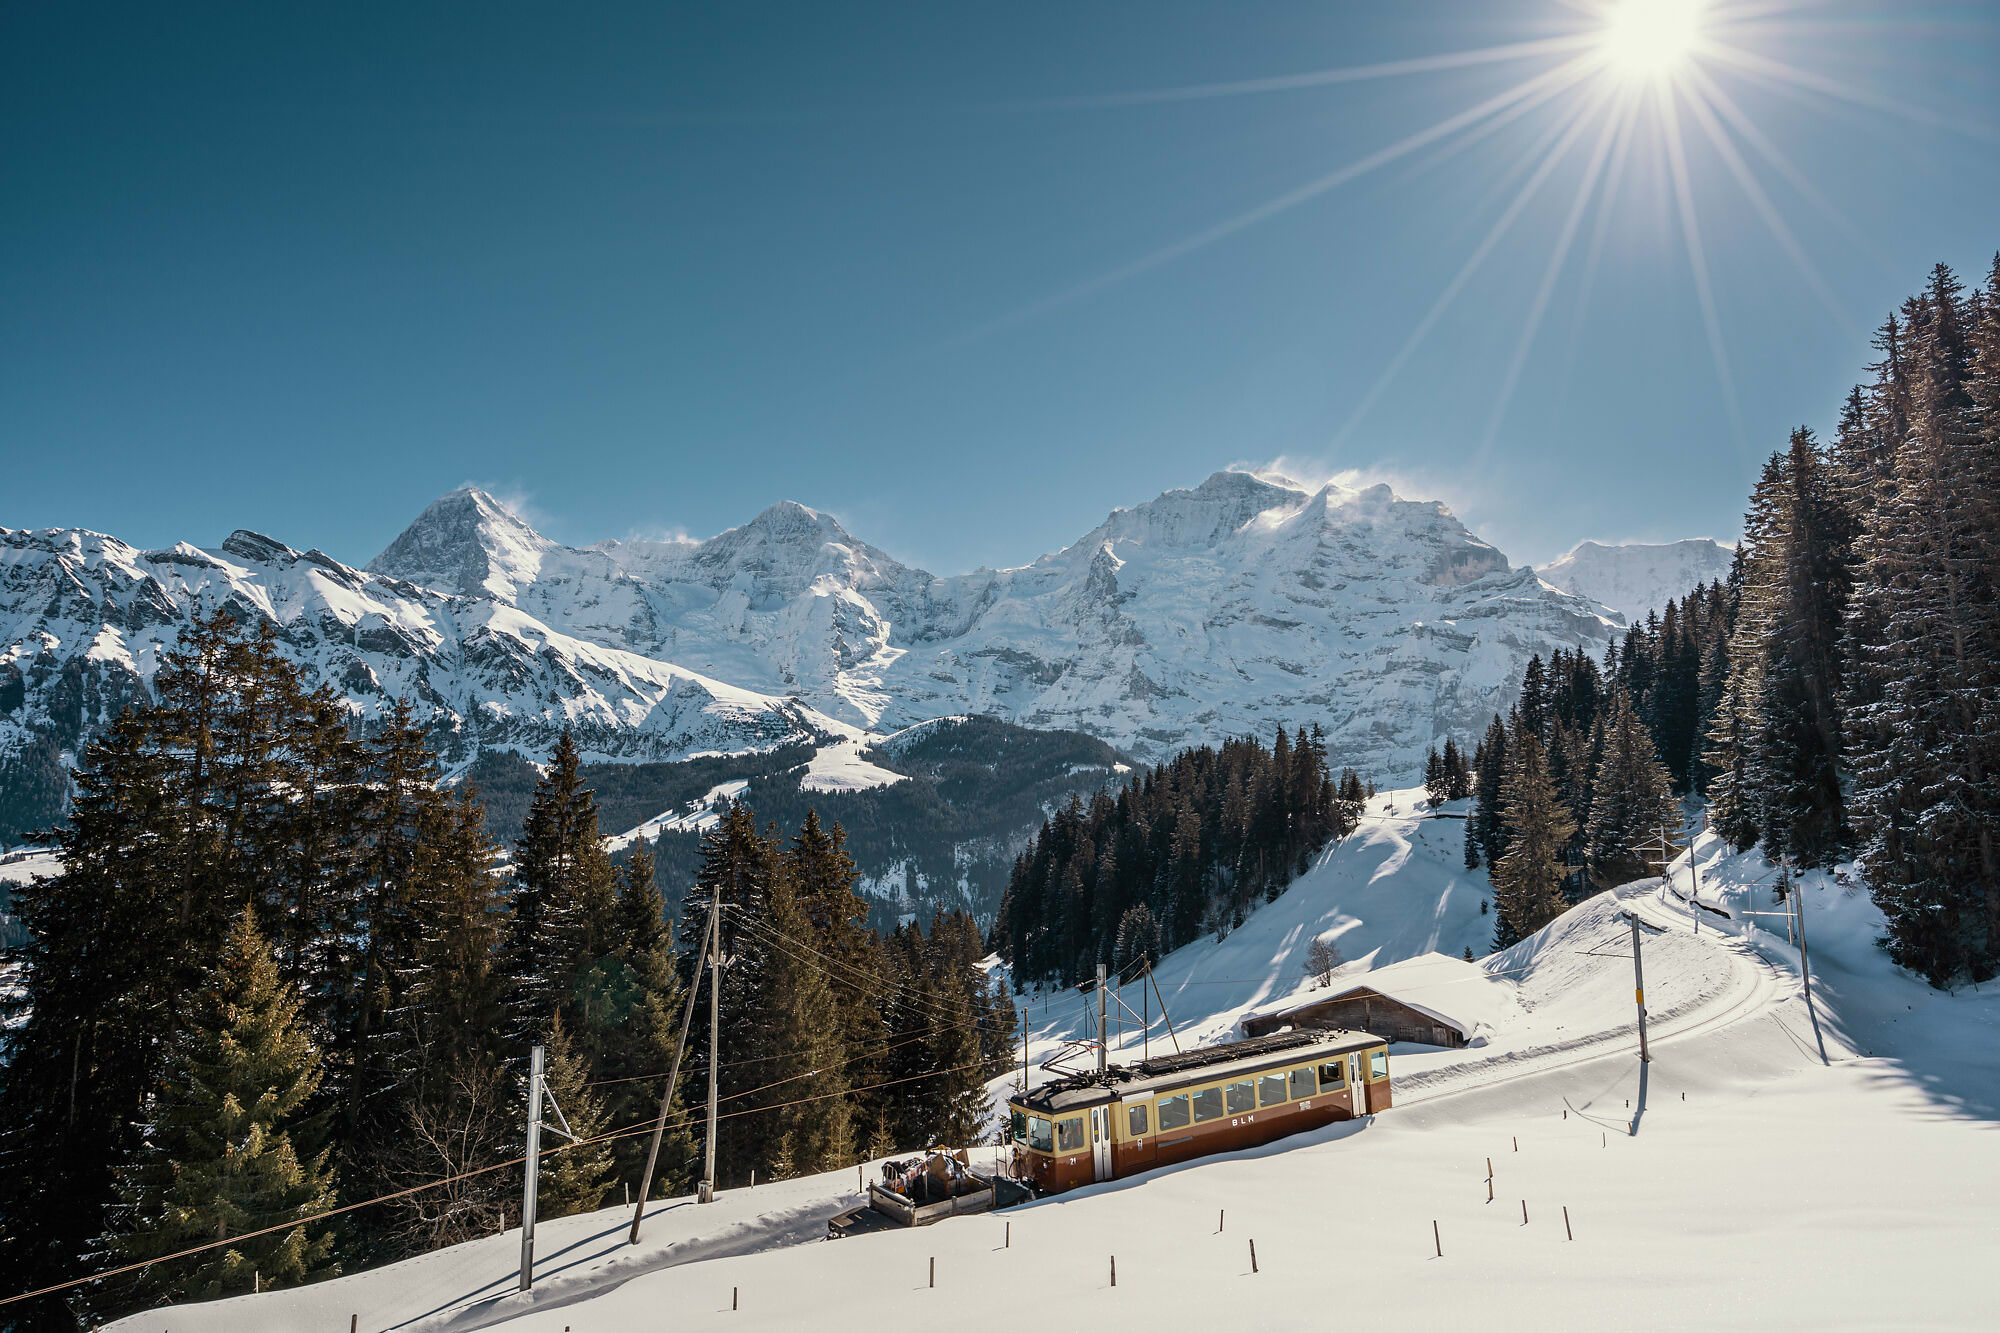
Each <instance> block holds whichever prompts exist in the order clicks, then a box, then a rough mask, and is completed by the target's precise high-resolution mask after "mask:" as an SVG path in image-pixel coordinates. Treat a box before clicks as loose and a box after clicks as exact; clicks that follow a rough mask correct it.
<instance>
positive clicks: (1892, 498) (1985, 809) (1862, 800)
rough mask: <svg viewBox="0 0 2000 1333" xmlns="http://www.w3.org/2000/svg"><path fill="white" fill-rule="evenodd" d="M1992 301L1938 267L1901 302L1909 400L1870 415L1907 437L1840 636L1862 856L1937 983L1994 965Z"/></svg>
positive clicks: (1999, 922)
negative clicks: (1901, 425) (1922, 288)
mask: <svg viewBox="0 0 2000 1333" xmlns="http://www.w3.org/2000/svg"><path fill="white" fill-rule="evenodd" d="M1991 291H1992V292H1994V293H2000V263H1996V273H1995V276H1994V278H1993V280H1992V285H1991ZM1989 304H1990V303H1989V301H1987V300H1981V301H1980V302H1978V303H1977V304H1976V305H1974V303H1972V302H1969V301H1967V300H1966V299H1965V298H1964V297H1963V295H1962V293H1961V292H1960V291H1959V289H1958V287H1957V283H1956V280H1955V279H1953V278H1952V277H1951V275H1950V273H1949V270H1945V269H1942V268H1940V269H1939V270H1938V271H1937V272H1935V273H1934V274H1933V277H1932V282H1931V289H1930V291H1929V292H1927V293H1926V295H1925V297H1923V298H1920V299H1919V300H1918V301H1917V302H1915V303H1914V306H1913V307H1906V313H1908V314H1910V315H1911V316H1912V317H1911V318H1910V319H1908V320H1906V321H1905V323H1906V327H1907V329H1908V332H1909V335H1910V336H1909V338H1908V340H1907V342H1906V344H1905V345H1904V346H1903V347H1901V348H1900V349H1899V350H1900V351H1901V352H1902V353H1903V355H1902V357H1901V362H1902V364H1901V372H1902V373H1901V378H1900V383H1901V387H1902V388H1903V390H1904V393H1905V395H1906V399H1907V402H1906V404H1904V403H1897V402H1892V401H1884V402H1883V404H1882V407H1881V409H1880V410H1881V412H1882V414H1883V416H1884V417H1885V418H1894V417H1895V416H1896V415H1897V414H1898V413H1901V414H1902V415H1903V417H1904V419H1905V420H1906V421H1907V433H1906V434H1905V435H1904V436H1902V437H1901V438H1900V441H1899V447H1898V448H1896V450H1895V452H1894V454H1893V457H1892V460H1891V463H1890V473H1889V476H1888V477H1887V479H1886V480H1885V481H1884V482H1883V483H1882V484H1881V486H1880V487H1879V488H1878V499H1877V503H1876V505H1875V507H1874V508H1873V509H1872V511H1871V512H1870V513H1869V515H1868V516H1867V520H1866V526H1865V530H1864V532H1863V535H1862V538H1861V542H1860V555H1861V562H1860V563H1861V571H1860V573H1861V577H1860V586H1859V587H1858V588H1857V589H1856V592H1855V596H1854V602H1855V608H1856V609H1855V612H1854V613H1853V614H1852V615H1851V616H1850V622H1849V626H1848V637H1847V648H1848V657H1849V671H1848V679H1847V682H1846V684H1847V700H1846V702H1847V705H1848V707H1847V715H1848V720H1849V728H1848V740H1849V751H1848V753H1849V754H1850V755H1851V756H1852V759H1853V762H1854V769H1855V772H1854V799H1855V807H1856V811H1857V815H1858V820H1859V823H1860V825H1861V829H1862V832H1863V836H1864V838H1865V840H1866V841H1865V845H1864V847H1863V856H1862V862H1863V864H1864V866H1865V867H1866V872H1867V876H1868V882H1869V887H1870V889H1871V891H1872V892H1873V894H1874V897H1875V900H1876V902H1877V903H1878V904H1880V906H1881V907H1882V910H1883V913H1884V915H1885V916H1886V917H1887V918H1888V921H1889V941H1890V946H1891V949H1892V951H1893V952H1894V954H1895V956H1896V957H1897V959H1898V961H1900V962H1902V963H1904V964H1905V965H1906V966H1909V967H1912V968H1915V969H1917V970H1919V971H1921V972H1922V973H1923V974H1924V975H1925V976H1926V977H1928V978H1930V979H1931V981H1932V982H1933V984H1939V985H1942V984H1945V983H1946V982H1948V981H1950V980H1952V979H1953V978H1955V977H1960V976H1970V977H1972V978H1975V979H1981V978H1985V977H1990V976H1993V975H1994V974H1995V973H1996V971H2000V728H1996V727H1995V726H1994V724H1993V716H1994V711H1995V704H1994V702H1993V701H1994V700H1995V699H1996V698H2000V587H1996V581H2000V576H1996V574H1995V569H1996V566H2000V559H1996V557H2000V513H1996V507H2000V501H1996V498H1995V497H1996V496H2000V437H1997V436H1996V431H1995V429H1994V426H1995V421H1994V417H1993V415H1992V412H1993V403H1994V397H1993V394H1994V389H1993V382H1992V379H1991V375H1992V370H1991V367H1993V366H1995V365H2000V345H1997V344H1996V342H1995V338H1996V326H1995V323H1994V321H1993V319H1992V317H1991V315H1990V311H1989V309H1988V307H1989ZM1877 398H1878V400H1882V399H1886V398H1887V395H1886V394H1884V393H1882V392H1880V391H1878V393H1877Z"/></svg>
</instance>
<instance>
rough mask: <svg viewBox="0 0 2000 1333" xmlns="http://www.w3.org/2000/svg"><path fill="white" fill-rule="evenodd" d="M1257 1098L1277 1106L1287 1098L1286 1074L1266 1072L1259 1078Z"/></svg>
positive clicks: (1266, 1103) (1265, 1103) (1268, 1104)
mask: <svg viewBox="0 0 2000 1333" xmlns="http://www.w3.org/2000/svg"><path fill="white" fill-rule="evenodd" d="M1257 1100H1258V1101H1260V1102H1262V1103H1264V1105H1266V1106H1276V1105H1278V1104H1279V1103H1280V1102H1282V1101H1284V1100H1286V1098H1285V1076H1284V1075H1283V1074H1266V1075H1264V1077H1262V1078H1260V1079H1258V1080H1257Z"/></svg>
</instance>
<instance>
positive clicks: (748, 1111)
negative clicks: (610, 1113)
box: [0, 1060, 986, 1306]
mask: <svg viewBox="0 0 2000 1333" xmlns="http://www.w3.org/2000/svg"><path fill="white" fill-rule="evenodd" d="M985 1064H986V1061H984V1060H973V1061H969V1062H968V1063H966V1064H962V1065H953V1066H951V1067H950V1068H948V1069H934V1070H931V1071H929V1072H928V1073H923V1074H909V1075H906V1076H904V1077H902V1078H892V1079H885V1080H883V1081H882V1082H880V1083H870V1084H867V1085H865V1086H863V1087H859V1088H844V1089H842V1090H841V1091H839V1092H823V1093H816V1094H814V1095H813V1096H810V1097H799V1098H795V1099H793V1100H792V1101H788V1102H778V1103H775V1104H773V1105H771V1106H747V1107H744V1108H742V1109H740V1110H736V1111H730V1112H728V1113H726V1114H723V1115H718V1116H717V1117H716V1119H718V1120H729V1119H733V1118H735V1117H737V1116H745V1115H756V1114H760V1113H762V1112H765V1111H782V1110H785V1109H787V1108H789V1107H793V1106H804V1105H806V1104H808V1103H810V1102H823V1101H827V1100H829V1099H831V1098H835V1097H851V1096H854V1095H856V1094H857V1093H863V1092H873V1091H876V1090H877V1089H879V1088H887V1087H894V1086H896V1085H898V1084H903V1083H915V1082H918V1081H919V1080H922V1079H927V1078H943V1077H944V1076H945V1075H947V1074H959V1073H963V1072H965V1071H966V1070H968V1069H980V1068H983V1067H984V1066H985ZM771 1086H775V1085H771ZM759 1091H761V1089H759ZM738 1095H739V1096H741V1095H747V1094H738ZM698 1118H699V1117H694V1116H685V1117H683V1118H682V1119H680V1120H678V1121H670V1122H669V1124H668V1127H669V1128H673V1129H680V1128H685V1127H686V1126H688V1125H691V1124H694V1123H695V1122H696V1120H697V1119H698ZM652 1132H653V1122H652V1121H651V1119H648V1120H646V1121H644V1122H643V1123H640V1124H637V1125H630V1126H627V1127H625V1128H623V1129H617V1130H612V1131H610V1132H609V1133H605V1134H599V1135H596V1136H594V1137H592V1138H588V1139H579V1140H577V1141H576V1142H574V1143H563V1144H557V1145H556V1146H554V1147H550V1148H544V1149H542V1151H541V1154H540V1155H541V1156H542V1157H548V1156H549V1155H551V1154H552V1153H559V1152H569V1151H571V1150H572V1149H576V1148H582V1147H587V1146H589V1145H591V1144H595V1143H608V1142H611V1141H612V1140H614V1139H624V1138H630V1137H632V1136H633V1135H635V1134H650V1133H652ZM527 1160H528V1159H527V1156H526V1154H523V1155H522V1156H520V1157H513V1158H509V1159H508V1160H507V1161H504V1162H495V1163H493V1164H491V1165H489V1166H482V1167H476V1168H474V1169H473V1170H471V1171H461V1172H459V1173H458V1174H456V1175H450V1176H442V1177H439V1178H438V1179H436V1180H427V1181H424V1182H423V1183H422V1184H418V1185H411V1186H409V1187H407V1188H405V1189H400V1190H394V1191H392V1192H390V1193H388V1194H380V1195H377V1196H376V1197H374V1198H372V1199H363V1200H361V1201H360V1202H358V1203H345V1204H341V1205H340V1206H339V1207H336V1208H328V1209H325V1210H324V1211H322V1212H317V1213H312V1214H310V1215H308V1216H305V1217H296V1218H293V1219H291V1220H290V1221H287V1222H280V1223H278V1224H277V1225H275V1226H268V1227H262V1228H259V1229H258V1230H255V1231H245V1232H241V1233H239V1234H237V1235H234V1236H228V1237H225V1238H224V1239H222V1240H213V1241H209V1242H207V1243H206V1244H203V1245H196V1246H192V1247H190V1248H188V1249H185V1250H177V1251H175V1252H174V1253H172V1254H162V1255H156V1256H154V1257H153V1258H151V1259H142V1260H140V1261H139V1262H137V1263H130V1264H125V1265H123V1266H121V1267H118V1268H108V1269H106V1270H104V1271H103V1272H101V1273H92V1274H90V1275H89V1276H87V1277H79V1278H71V1279H70V1280H69V1281H67V1282H58V1283H55V1284H53V1285H51V1286H47V1287H37V1288H36V1289H35V1290H33V1291H24V1292H20V1293H18V1294H16V1295H13V1296H0V1306H4V1305H13V1304H15V1303H16V1302H19V1301H26V1300H33V1299H34V1298H35V1297H37V1296H48V1295H52V1294H54V1293H55V1292H58V1291H67V1290H69V1289H70V1288H72V1287H80V1286H83V1285H85V1284H86V1283H91V1282H102V1281H103V1280H104V1279H106V1278H112V1277H117V1276H119V1275H120V1274H122V1273H131V1272H135V1271H137V1270H138V1269H141V1268H150V1267H152V1266H153V1265H154V1264H165V1263H172V1262H173V1261H174V1260H176V1259H185V1258H188V1257H189V1256H190V1255H196V1254H203V1253H206V1252H207V1251H209V1250H214V1249H219V1248H221V1247H222V1246H225V1245H237V1244H240V1243H242V1242H243V1241H246V1240H254V1239H256V1238H257V1237H259V1236H269V1235H272V1234H274V1233H276V1232H280V1231H290V1230H292V1229H293V1228H295V1227H302V1226H306V1225H308V1224H309V1223H313V1222H318V1221H321V1220H323V1219H325V1218H329V1217H335V1216H338V1215H340V1214H342V1213H351V1212H353V1211H355V1210H356V1209H359V1208H368V1207H372V1206H373V1205H375V1204H378V1203H390V1202H393V1201H394V1200H396V1199H402V1198H407V1197H408V1196H410V1195H412V1194H418V1193H421V1192H423V1191H424V1190H428V1189H437V1188H439V1187H440V1186H444V1185H455V1184H457V1183H458V1182H459V1181H462V1180H471V1179H474V1178H475V1177H478V1176H484V1175H490V1174H492V1173H493V1172H495V1171H505V1170H507V1169H508V1168H509V1167H516V1166H520V1165H521V1164H522V1163H524V1162H526V1161H527Z"/></svg>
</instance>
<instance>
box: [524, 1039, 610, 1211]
mask: <svg viewBox="0 0 2000 1333" xmlns="http://www.w3.org/2000/svg"><path fill="white" fill-rule="evenodd" d="M546 1044H547V1051H546V1053H545V1055H544V1060H545V1064H544V1065H543V1070H544V1073H543V1078H544V1080H545V1082H546V1084H547V1088H548V1099H549V1101H550V1102H552V1103H553V1104H554V1105H553V1106H552V1107H551V1106H547V1105H545V1106H544V1108H543V1110H542V1123H543V1124H544V1125H552V1124H554V1125H559V1124H564V1123H567V1125H568V1126H569V1133H568V1134H567V1135H564V1136H561V1137H557V1136H556V1135H553V1134H548V1133H546V1132H545V1134H544V1138H543V1140H542V1149H543V1152H544V1153H545V1154H546V1155H545V1156H544V1157H543V1158H542V1163H541V1179H540V1182H539V1186H540V1187H539V1189H538V1190H537V1191H536V1208H535V1214H536V1217H537V1219H538V1220H539V1219H542V1218H555V1217H568V1216H569V1215H570V1214H571V1213H588V1212H591V1211H592V1210H594V1209H596V1208H597V1207H598V1206H599V1205H601V1204H602V1203H603V1202H604V1196H605V1195H606V1194H608V1193H610V1191H611V1184H612V1179H613V1171H614V1168H613V1164H612V1160H611V1145H610V1144H609V1143H604V1142H598V1141H596V1140H597V1139H598V1136H600V1135H601V1134H603V1133H604V1131H605V1129H606V1128H607V1127H608V1124H607V1121H606V1120H605V1116H604V1103H603V1101H602V1100H601V1099H599V1098H598V1097H597V1095H596V1094H595V1093H593V1092H592V1091H591V1089H590V1081H591V1080H590V1067H589V1065H588V1064H586V1063H585V1061H584V1057H583V1052H582V1051H580V1050H578V1049H577V1047H576V1045H575V1044H574V1043H573V1042H572V1041H571V1040H570V1035H569V1030H568V1029H567V1028H566V1027H565V1026H564V1025H563V1020H562V1014H561V1013H560V1012H557V1013H556V1014H555V1015H554V1016H553V1017H551V1018H550V1019H549V1035H548V1041H547V1043H546ZM551 1140H553V1142H551ZM577 1140H582V1142H578V1141H577ZM557 1145H560V1146H557Z"/></svg>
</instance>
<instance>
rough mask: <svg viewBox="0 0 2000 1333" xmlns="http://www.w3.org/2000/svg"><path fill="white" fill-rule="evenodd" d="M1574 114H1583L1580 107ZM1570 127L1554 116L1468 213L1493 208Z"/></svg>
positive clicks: (1481, 212)
mask: <svg viewBox="0 0 2000 1333" xmlns="http://www.w3.org/2000/svg"><path fill="white" fill-rule="evenodd" d="M1590 96H1591V93H1590V92H1589V91H1584V92H1582V93H1581V94H1580V97H1583V98H1588V97H1590ZM1573 114H1581V111H1580V109H1579V111H1578V112H1576V113H1573ZM1568 127H1569V121H1568V120H1566V119H1563V118H1561V117H1555V118H1552V119H1551V122H1550V124H1549V125H1548V126H1547V127H1545V128H1544V129H1543V130H1542V132H1541V133H1540V134H1538V135H1537V136H1536V137H1535V140H1534V142H1532V143H1531V144H1529V145H1528V147H1527V149H1526V150H1525V151H1524V152H1521V153H1519V154H1517V155H1516V156H1515V158H1514V161H1513V162H1512V163H1511V164H1510V165H1509V166H1508V167H1507V169H1506V170H1505V171H1503V172H1502V173H1501V174H1500V178H1499V179H1498V180H1496V181H1494V182H1493V184H1491V185H1489V186H1487V187H1486V191H1485V193H1483V194H1481V195H1480V196H1479V201H1478V202H1477V203H1475V204H1474V205H1473V206H1472V207H1471V208H1470V209H1468V210H1466V211H1467V213H1468V214H1469V215H1470V216H1473V217H1477V216H1479V215H1481V214H1483V213H1485V211H1486V210H1487V209H1489V208H1491V207H1492V206H1493V204H1494V203H1495V202H1496V201H1497V200H1498V199H1499V198H1500V197H1501V196H1502V195H1504V194H1506V192H1507V191H1508V190H1509V189H1511V188H1513V185H1514V182H1516V181H1518V180H1520V179H1521V177H1522V176H1524V175H1526V174H1527V173H1528V171H1529V170H1531V169H1532V168H1533V167H1534V164H1535V163H1537V162H1539V161H1540V160H1541V155H1542V154H1543V153H1544V152H1545V151H1547V149H1548V146H1549V145H1550V144H1552V143H1554V142H1555V141H1556V139H1557V138H1558V137H1560V136H1561V135H1562V134H1563V133H1564V132H1565V131H1566V130H1567V129H1568Z"/></svg>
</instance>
